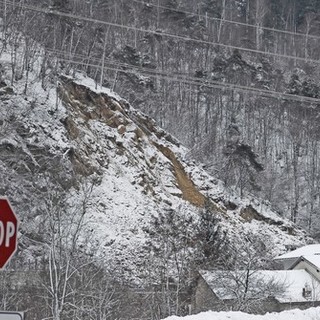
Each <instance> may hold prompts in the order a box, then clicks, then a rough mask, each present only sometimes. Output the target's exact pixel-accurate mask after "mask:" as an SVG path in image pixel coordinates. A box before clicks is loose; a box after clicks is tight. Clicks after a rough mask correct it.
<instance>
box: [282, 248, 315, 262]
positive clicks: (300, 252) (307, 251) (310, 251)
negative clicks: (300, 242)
mask: <svg viewBox="0 0 320 320" xmlns="http://www.w3.org/2000/svg"><path fill="white" fill-rule="evenodd" d="M310 255H320V244H310V245H307V246H304V247H301V248H298V249H296V250H293V251H290V252H287V253H285V254H283V255H281V256H278V257H277V258H276V259H277V260H280V259H290V258H299V257H301V256H310Z"/></svg>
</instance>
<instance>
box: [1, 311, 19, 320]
mask: <svg viewBox="0 0 320 320" xmlns="http://www.w3.org/2000/svg"><path fill="white" fill-rule="evenodd" d="M0 320H23V312H11V311H0Z"/></svg>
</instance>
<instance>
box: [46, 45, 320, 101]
mask: <svg viewBox="0 0 320 320" xmlns="http://www.w3.org/2000/svg"><path fill="white" fill-rule="evenodd" d="M48 52H51V53H53V54H55V55H57V54H63V55H69V53H68V52H64V51H59V50H48ZM74 57H77V58H79V59H83V60H88V58H89V57H87V56H82V55H75V56H74ZM57 59H58V60H60V61H64V62H68V63H72V64H78V65H79V64H82V63H83V62H82V61H76V60H74V59H72V58H63V57H57ZM94 60H96V61H99V62H100V61H101V60H99V59H94ZM105 62H106V63H107V64H111V67H110V66H104V68H103V69H106V70H110V71H115V72H123V73H131V74H135V75H136V72H137V71H140V72H142V73H143V72H144V73H147V75H148V76H150V77H154V78H162V79H164V80H168V81H173V82H179V83H185V84H190V85H195V86H198V87H207V88H215V89H227V90H235V91H244V92H248V91H249V92H252V93H257V94H259V95H261V96H268V97H272V98H277V99H285V100H291V101H298V102H308V103H320V99H318V98H312V97H306V96H298V95H295V94H291V93H282V92H279V91H272V90H266V89H261V88H255V87H247V86H242V85H237V84H232V83H226V82H219V81H213V80H204V79H199V78H196V77H192V76H189V75H186V74H172V73H164V72H161V71H158V70H154V69H150V68H143V67H139V66H132V65H129V64H126V63H121V62H116V61H114V60H108V59H106V61H105ZM85 66H90V67H94V68H98V69H102V65H101V64H94V63H85ZM119 67H123V68H129V70H128V69H120V68H119Z"/></svg>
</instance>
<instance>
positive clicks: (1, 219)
mask: <svg viewBox="0 0 320 320" xmlns="http://www.w3.org/2000/svg"><path fill="white" fill-rule="evenodd" d="M17 234H18V219H17V216H16V214H15V213H14V211H13V209H12V207H11V205H10V202H9V200H8V199H7V198H0V269H3V268H4V267H5V265H6V264H7V263H8V262H9V261H10V258H11V257H12V255H13V254H14V253H15V252H16V250H17ZM0 316H1V313H0ZM0 320H1V318H0Z"/></svg>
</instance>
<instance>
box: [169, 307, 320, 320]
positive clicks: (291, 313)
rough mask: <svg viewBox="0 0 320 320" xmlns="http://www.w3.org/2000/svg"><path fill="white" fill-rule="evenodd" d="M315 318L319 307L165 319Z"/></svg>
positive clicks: (311, 319) (264, 319)
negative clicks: (275, 311) (258, 313)
mask: <svg viewBox="0 0 320 320" xmlns="http://www.w3.org/2000/svg"><path fill="white" fill-rule="evenodd" d="M178 319H179V320H317V319H320V308H310V309H307V310H298V309H294V310H288V311H283V312H280V313H267V314H265V315H253V314H247V313H243V312H213V311H208V312H202V313H199V314H195V315H191V316H186V317H177V316H171V317H168V318H166V320H178Z"/></svg>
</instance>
